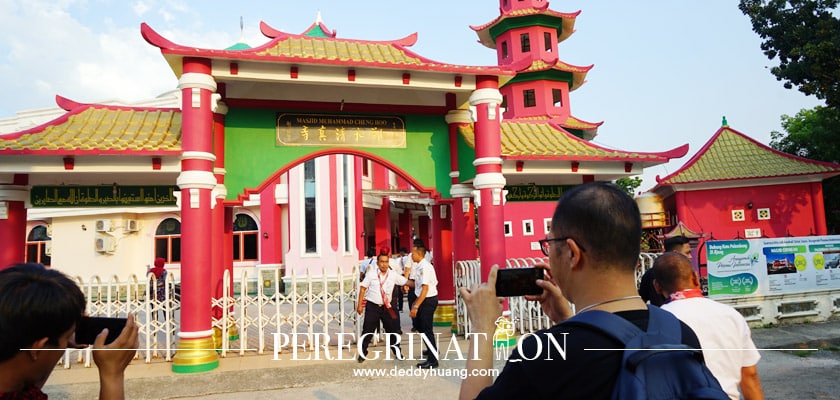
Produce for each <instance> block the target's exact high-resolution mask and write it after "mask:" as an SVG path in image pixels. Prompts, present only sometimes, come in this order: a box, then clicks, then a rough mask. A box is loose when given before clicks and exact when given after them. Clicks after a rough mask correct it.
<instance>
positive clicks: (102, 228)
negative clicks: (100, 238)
mask: <svg viewBox="0 0 840 400" xmlns="http://www.w3.org/2000/svg"><path fill="white" fill-rule="evenodd" d="M111 230H112V229H111V220H109V219H97V220H96V231H97V232H111Z"/></svg>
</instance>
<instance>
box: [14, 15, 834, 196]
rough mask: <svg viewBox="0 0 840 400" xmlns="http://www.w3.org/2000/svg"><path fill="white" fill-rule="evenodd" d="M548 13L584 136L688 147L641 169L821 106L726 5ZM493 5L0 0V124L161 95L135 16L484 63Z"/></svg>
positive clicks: (214, 31)
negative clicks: (317, 36)
mask: <svg viewBox="0 0 840 400" xmlns="http://www.w3.org/2000/svg"><path fill="white" fill-rule="evenodd" d="M550 4H551V5H550V6H551V8H552V9H553V10H556V11H561V12H574V11H578V10H581V11H582V12H581V14H580V16H578V19H577V22H576V25H575V29H576V33H575V34H573V35H572V36H571V37H570V38H568V39H567V40H566V41H565V42H563V43H561V44H560V49H559V54H560V58H561V59H562V60H563V61H565V62H568V63H570V64H574V65H590V64H594V65H595V67H594V68H593V69H592V70H591V71H590V72H589V74H588V75H587V83H586V84H585V85H583V86H582V87H580V88H579V89H577V90H576V91H574V92H572V94H571V108H572V114H573V115H575V116H576V117H578V118H580V119H583V120H587V121H592V122H599V121H604V124H603V125H602V126H601V128H600V129H599V134H598V137H597V138H595V140H594V142H595V143H598V144H599V145H602V146H606V147H612V148H618V149H621V150H630V151H664V150H668V149H671V148H674V147H677V146H680V145H682V144H685V143H688V144H689V145H690V150H689V154H688V155H687V156H686V157H683V158H682V159H678V160H675V161H672V162H671V163H669V164H667V165H664V166H660V167H656V168H651V169H648V170H647V171H646V173H645V174H644V176H643V178H644V179H645V183H644V184H643V185H642V187H641V189H643V190H645V189H649V188H651V187H652V186H653V185H655V183H656V182H655V180H654V177H655V176H656V175H660V176H662V177H664V176H665V175H667V174H669V173H671V172H674V171H675V170H676V169H678V168H679V167H680V166H681V165H683V164H684V163H685V162H686V161H687V160H688V159H689V158H690V156H691V155H693V154H694V153H695V152H696V151H697V150H699V149H700V147H701V146H702V145H703V144H704V143H705V142H706V141H707V140H708V139H709V138H710V137H711V136H712V134H714V132H715V131H716V130H717V129H718V128H720V122H721V117H722V116H726V117H727V119H728V121H729V125H730V126H731V127H732V128H734V129H736V130H738V131H740V132H742V133H744V134H746V135H748V136H750V137H752V138H754V139H756V140H758V141H760V142H762V143H765V144H767V143H769V141H770V132H771V131H773V130H781V127H780V124H779V117H780V116H781V115H782V114H788V115H793V114H795V113H796V112H798V111H799V110H800V109H802V108H811V107H813V106H815V105H819V104H822V102H821V101H818V100H817V99H815V98H813V97H806V96H804V95H802V94H801V93H799V92H797V91H796V90H786V89H784V88H783V87H782V84H781V83H780V82H778V81H776V79H775V78H774V77H773V76H772V75H771V74H770V72H769V71H768V69H767V68H768V67H769V66H772V65H775V62H771V61H769V60H767V59H766V57H765V56H764V55H763V54H762V53H761V50H760V49H759V44H760V40H759V38H758V37H757V36H756V35H755V34H754V33H753V32H752V30H751V28H750V23H749V20H748V19H747V17H745V16H744V15H743V14H741V12H740V11H739V10H738V8H737V1H734V0H680V1H674V0H646V1H644V0H643V1H625V0H590V1H583V0H568V1H562V0H554V1H551V2H550ZM498 7H499V2H498V1H496V0H469V1H466V0H460V1H451V0H449V1H443V0H422V1H399V0H387V1H386V0H361V1H349V0H309V1H302V2H300V1H289V0H275V1H246V0H240V1H235V2H234V1H225V2H220V1H208V0H205V1H195V0H180V1H178V0H176V1H169V0H165V1H156V0H140V1H124V0H55V1H42V0H0V10H3V11H2V12H0V37H2V38H3V40H2V41H0V55H2V57H0V87H2V88H3V90H2V94H0V118H5V117H13V116H15V113H16V112H18V111H22V110H28V109H33V108H46V107H53V106H54V105H55V103H54V96H55V95H56V94H59V95H62V96H64V97H68V98H70V99H72V100H76V101H80V102H97V101H105V100H111V99H118V100H122V101H127V102H131V101H138V100H143V99H148V98H151V97H155V96H157V95H159V94H161V93H163V92H165V91H168V90H172V89H174V88H175V86H176V84H177V80H176V78H175V76H174V75H173V73H172V71H171V70H170V69H169V67H168V66H167V64H166V62H165V61H164V59H163V57H162V56H161V55H160V51H159V50H158V49H156V48H155V47H153V46H151V45H149V44H147V43H146V42H145V41H144V40H143V38H142V37H141V36H140V23H141V22H146V23H148V24H149V25H151V27H152V28H153V29H155V30H156V31H158V32H159V33H160V34H162V35H163V36H164V37H166V38H168V39H170V40H172V41H173V42H175V43H178V44H184V45H190V46H196V47H206V48H225V47H228V46H230V45H232V44H234V43H236V42H237V41H239V39H240V28H239V20H240V16H241V17H242V18H243V19H244V23H245V29H244V32H243V33H244V35H243V36H244V40H245V42H246V43H248V44H249V45H251V46H258V45H261V44H263V43H265V42H266V41H268V39H267V38H265V37H264V36H262V35H261V34H260V33H259V21H265V22H266V23H268V24H269V25H270V26H272V27H274V28H277V29H280V30H283V31H286V32H290V33H301V32H302V31H303V30H304V29H306V28H307V27H308V26H309V25H310V24H312V23H313V22H314V21H315V17H316V15H317V13H318V11H320V12H321V15H322V18H323V20H324V23H325V24H326V25H327V27H329V28H330V29H335V30H336V31H337V33H338V36H339V37H341V38H351V39H365V40H385V39H397V38H402V37H404V36H406V35H409V34H411V33H414V32H417V33H419V40H418V42H417V44H416V45H414V46H413V47H412V48H411V50H412V51H415V52H417V53H418V54H420V55H422V56H425V57H428V58H431V59H434V60H437V61H442V62H448V63H453V64H466V65H494V64H495V63H496V58H495V51H494V50H491V49H488V48H486V47H484V46H482V45H480V44H478V43H477V36H476V34H475V32H474V31H472V30H471V29H470V28H469V26H470V25H481V24H484V23H486V22H489V21H491V20H492V19H493V18H495V17H496V16H498V14H499V11H498Z"/></svg>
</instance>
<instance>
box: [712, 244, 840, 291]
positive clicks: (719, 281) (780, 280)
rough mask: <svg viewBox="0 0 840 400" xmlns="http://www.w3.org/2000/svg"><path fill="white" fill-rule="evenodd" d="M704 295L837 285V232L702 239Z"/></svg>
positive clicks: (839, 274)
mask: <svg viewBox="0 0 840 400" xmlns="http://www.w3.org/2000/svg"><path fill="white" fill-rule="evenodd" d="M706 259H707V260H708V267H707V268H708V275H709V296H710V297H730V296H761V295H776V294H786V293H801V292H808V291H819V290H829V289H840V236H837V235H835V236H802V237H784V238H772V239H749V240H747V239H744V240H720V241H709V242H706Z"/></svg>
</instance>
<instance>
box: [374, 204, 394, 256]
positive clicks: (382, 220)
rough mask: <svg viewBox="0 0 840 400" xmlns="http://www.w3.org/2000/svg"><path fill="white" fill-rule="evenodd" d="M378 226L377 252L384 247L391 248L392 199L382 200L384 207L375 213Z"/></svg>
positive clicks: (375, 222)
mask: <svg viewBox="0 0 840 400" xmlns="http://www.w3.org/2000/svg"><path fill="white" fill-rule="evenodd" d="M373 215H374V217H373V220H374V224H376V251H377V252H379V249H381V248H383V247H388V248H390V247H391V199H389V198H388V197H383V198H382V206H381V207H380V208H379V209H378V210H376V211H374V212H373Z"/></svg>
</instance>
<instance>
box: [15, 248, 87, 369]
mask: <svg viewBox="0 0 840 400" xmlns="http://www.w3.org/2000/svg"><path fill="white" fill-rule="evenodd" d="M85 305H86V301H85V296H84V294H83V293H82V291H81V290H80V289H79V286H78V285H77V284H76V283H75V282H73V281H72V280H71V279H70V278H68V277H67V276H66V275H64V274H63V273H61V272H59V271H56V270H53V269H47V268H45V267H44V266H43V265H41V264H34V263H27V264H15V265H12V266H10V267H9V268H6V269H4V270H2V271H0V361H5V360H8V359H10V358H12V357H14V356H15V354H17V353H18V352H19V351H20V349H24V348H27V347H29V346H30V345H32V343H34V342H36V341H38V340H40V339H42V338H45V337H46V338H47V341H48V343H50V344H53V345H57V344H58V338H59V337H60V336H61V335H62V334H63V333H65V332H67V330H68V329H70V328H72V327H73V326H74V324H76V323H77V322H78V321H79V319H80V318H81V317H82V314H83V313H84V311H85Z"/></svg>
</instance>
